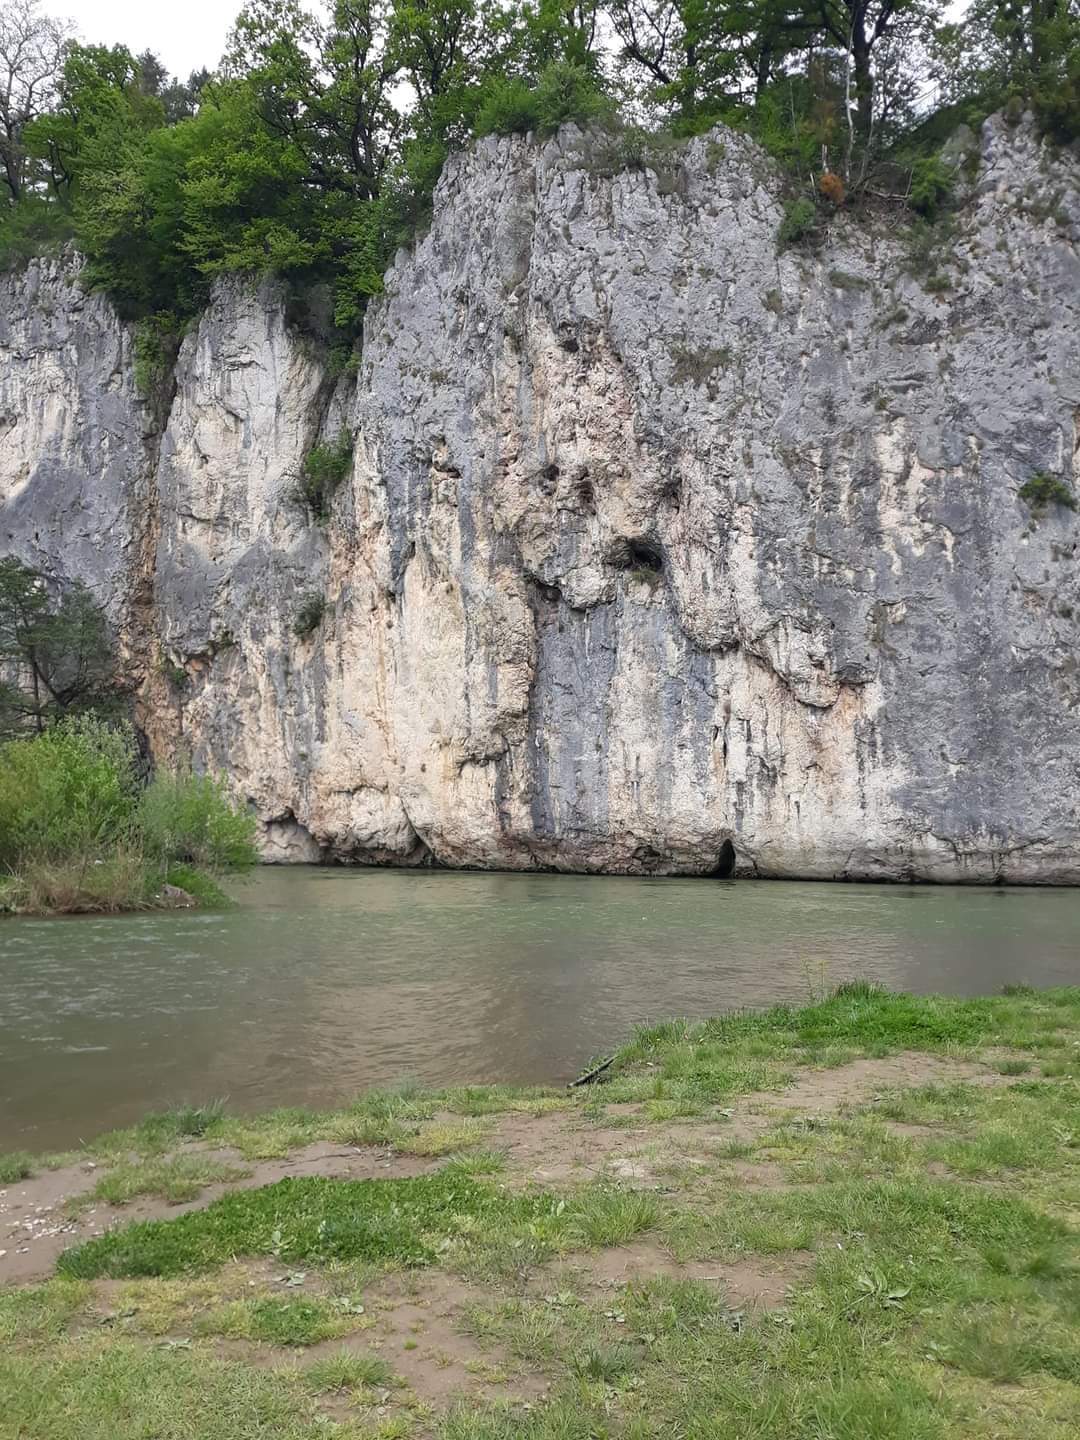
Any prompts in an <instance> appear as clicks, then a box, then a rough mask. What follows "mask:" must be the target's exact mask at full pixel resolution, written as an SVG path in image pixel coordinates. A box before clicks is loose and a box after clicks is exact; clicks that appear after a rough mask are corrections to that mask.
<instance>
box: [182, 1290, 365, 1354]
mask: <svg viewBox="0 0 1080 1440" xmlns="http://www.w3.org/2000/svg"><path fill="white" fill-rule="evenodd" d="M351 1328H352V1326H351V1324H350V1322H349V1320H348V1319H346V1318H344V1317H343V1315H342V1312H341V1310H339V1309H338V1310H335V1309H334V1308H333V1307H332V1306H331V1305H329V1304H328V1303H327V1302H326V1301H325V1300H317V1299H312V1298H310V1297H308V1296H291V1295H290V1296H260V1297H258V1298H256V1299H253V1300H235V1301H233V1302H232V1303H231V1304H229V1305H222V1306H220V1307H219V1308H218V1309H216V1310H212V1311H211V1312H210V1313H209V1315H205V1316H202V1317H200V1319H199V1320H198V1322H197V1324H196V1330H197V1331H198V1333H199V1334H201V1335H228V1336H230V1337H233V1338H236V1339H242V1340H262V1341H264V1342H266V1343H267V1344H269V1345H317V1344H318V1343H319V1342H320V1341H321V1340H333V1339H335V1338H336V1337H337V1336H339V1335H344V1334H346V1333H347V1331H349V1330H350V1329H351Z"/></svg>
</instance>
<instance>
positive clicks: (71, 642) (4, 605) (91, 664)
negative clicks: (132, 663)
mask: <svg viewBox="0 0 1080 1440" xmlns="http://www.w3.org/2000/svg"><path fill="white" fill-rule="evenodd" d="M114 670H115V660H114V656H113V651H112V646H111V644H110V640H109V634H108V628H107V626H106V623H105V617H104V615H103V613H102V611H101V609H100V607H99V606H98V605H97V604H96V603H95V601H94V598H93V596H92V595H91V594H90V592H89V590H88V589H87V588H86V586H85V585H83V584H81V583H79V582H75V583H74V584H71V585H68V586H66V587H65V588H64V589H63V590H62V591H61V592H60V594H59V597H58V598H54V597H53V596H52V595H50V592H49V588H48V586H47V584H46V581H45V577H44V576H43V575H42V574H41V573H40V571H37V570H34V569H32V568H31V567H30V566H29V565H24V564H22V562H21V561H19V560H16V559H14V558H12V557H7V558H5V559H3V560H0V736H11V735H17V734H20V733H23V732H25V731H26V730H28V729H30V730H36V731H37V732H39V733H40V732H41V731H43V730H45V729H46V728H47V727H48V726H49V725H51V724H53V723H54V722H55V721H57V720H59V719H61V718H62V717H63V716H65V715H71V714H77V713H79V712H81V711H86V710H95V709H96V710H102V711H108V710H114V709H115V708H116V702H117V691H116V687H115V682H114Z"/></svg>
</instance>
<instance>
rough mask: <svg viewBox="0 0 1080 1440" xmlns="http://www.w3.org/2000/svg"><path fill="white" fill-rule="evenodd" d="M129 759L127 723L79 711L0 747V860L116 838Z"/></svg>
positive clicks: (131, 778)
mask: <svg viewBox="0 0 1080 1440" xmlns="http://www.w3.org/2000/svg"><path fill="white" fill-rule="evenodd" d="M134 758H135V751H134V743H133V740H132V736H131V732H130V730H128V729H127V728H126V727H120V726H113V725H108V724H106V723H105V722H104V721H101V720H97V719H95V718H93V717H92V716H86V715H84V716H79V717H78V718H76V719H72V720H64V721H61V722H60V723H59V724H58V725H55V726H53V728H52V729H51V730H46V731H45V733H44V734H42V735H37V736H35V737H34V738H33V739H32V740H9V741H8V742H7V744H5V745H2V746H0V867H3V868H5V869H8V870H12V871H14V870H16V869H17V868H19V866H20V865H21V864H24V863H25V862H27V861H28V860H30V859H33V860H35V861H50V862H51V861H56V860H62V859H68V858H70V857H73V856H79V857H82V856H96V855H97V854H98V852H100V851H102V850H106V849H109V848H110V847H113V846H115V845H117V844H118V843H119V842H120V841H121V840H122V839H123V838H124V837H125V836H126V834H127V832H128V830H129V828H130V825H131V821H132V817H133V815H134V811H135V805H136V797H137V781H136V777H135V768H134Z"/></svg>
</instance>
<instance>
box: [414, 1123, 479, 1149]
mask: <svg viewBox="0 0 1080 1440" xmlns="http://www.w3.org/2000/svg"><path fill="white" fill-rule="evenodd" d="M487 1133H488V1131H487V1126H485V1125H483V1124H481V1122H480V1121H479V1120H471V1119H461V1120H456V1121H455V1120H441V1121H435V1122H432V1123H431V1124H428V1125H423V1126H421V1128H420V1129H419V1130H418V1131H417V1132H416V1134H415V1135H410V1136H409V1137H408V1138H407V1139H406V1140H404V1141H403V1142H402V1143H401V1145H400V1146H399V1147H398V1148H399V1149H401V1150H404V1151H406V1152H407V1153H408V1154H409V1155H431V1156H436V1155H452V1154H454V1153H455V1151H458V1150H466V1149H468V1148H469V1146H471V1145H479V1143H480V1142H481V1140H483V1139H484V1137H485V1136H486V1135H487Z"/></svg>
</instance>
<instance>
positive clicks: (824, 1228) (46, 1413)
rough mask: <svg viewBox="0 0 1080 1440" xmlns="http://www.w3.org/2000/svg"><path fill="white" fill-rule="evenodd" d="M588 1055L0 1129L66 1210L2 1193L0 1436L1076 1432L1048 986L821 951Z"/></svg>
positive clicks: (1059, 1024) (1076, 1184)
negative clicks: (43, 1262) (847, 964)
mask: <svg viewBox="0 0 1080 1440" xmlns="http://www.w3.org/2000/svg"><path fill="white" fill-rule="evenodd" d="M608 1073H609V1076H610V1078H609V1079H608V1081H607V1083H605V1084H603V1085H597V1086H591V1087H587V1088H585V1089H583V1090H580V1091H574V1092H566V1091H553V1090H552V1091H545V1090H512V1089H505V1088H501V1087H473V1088H464V1089H454V1090H446V1091H442V1092H422V1091H417V1090H401V1091H394V1092H383V1093H378V1094H372V1095H368V1096H365V1097H362V1098H361V1099H360V1100H358V1101H357V1102H356V1103H355V1104H353V1105H351V1106H348V1107H347V1108H344V1109H342V1110H339V1111H334V1112H325V1113H312V1112H307V1111H294V1110H288V1111H278V1112H275V1113H272V1114H269V1115H264V1116H257V1117H241V1116H235V1115H231V1114H229V1113H228V1112H227V1111H225V1110H224V1109H223V1108H222V1107H220V1106H207V1107H204V1108H198V1107H186V1108H185V1109H182V1110H177V1111H174V1112H170V1113H169V1114H167V1115H163V1116H155V1117H150V1118H149V1119H148V1120H146V1121H145V1122H143V1124H141V1125H139V1126H137V1127H134V1128H132V1129H130V1130H127V1131H123V1132H118V1133H115V1134H112V1135H107V1136H104V1137H102V1138H101V1139H99V1140H98V1141H95V1142H94V1143H93V1144H92V1145H91V1146H89V1147H88V1148H87V1149H86V1150H85V1151H83V1152H79V1153H78V1154H74V1155H68V1156H57V1157H52V1158H51V1159H49V1160H47V1161H44V1162H42V1161H36V1160H34V1159H33V1158H32V1157H30V1156H14V1157H11V1156H9V1157H5V1158H3V1159H0V1185H3V1184H4V1183H5V1182H6V1183H7V1184H8V1187H9V1188H8V1190H7V1195H8V1197H9V1202H10V1198H11V1197H12V1196H15V1195H16V1194H20V1193H23V1192H25V1193H26V1197H27V1204H28V1205H30V1206H31V1209H32V1206H33V1202H34V1196H35V1194H36V1193H38V1192H35V1191H34V1189H33V1187H34V1186H39V1187H49V1186H51V1187H52V1191H51V1192H50V1193H51V1196H52V1208H51V1210H50V1212H49V1214H50V1220H49V1222H48V1223H47V1224H45V1225H44V1226H43V1225H42V1224H41V1222H40V1220H35V1221H34V1222H33V1223H34V1224H37V1225H38V1227H39V1230H42V1231H44V1230H50V1229H52V1228H54V1226H55V1227H59V1226H61V1225H68V1226H71V1227H72V1228H71V1230H70V1232H68V1233H65V1234H63V1235H61V1236H60V1237H59V1238H58V1239H57V1240H55V1241H52V1240H48V1239H42V1240H40V1241H30V1240H27V1243H26V1244H25V1245H24V1246H20V1245H19V1244H18V1239H17V1236H16V1238H15V1239H11V1238H7V1239H5V1238H4V1229H3V1224H4V1220H5V1218H6V1217H5V1216H4V1215H3V1214H2V1213H0V1249H3V1248H4V1247H5V1246H8V1247H14V1249H13V1255H15V1254H17V1253H18V1252H19V1251H20V1250H24V1251H26V1252H28V1253H29V1256H30V1258H31V1259H32V1258H33V1250H34V1245H35V1244H40V1245H41V1246H42V1247H46V1246H48V1245H50V1244H54V1245H55V1253H54V1252H49V1253H50V1254H53V1255H54V1258H53V1259H52V1260H51V1261H50V1265H49V1270H50V1271H51V1272H52V1273H50V1274H45V1273H42V1274H41V1275H40V1277H39V1278H38V1279H37V1281H36V1282H35V1283H31V1284H23V1285H11V1286H9V1287H8V1288H5V1289H0V1342H2V1344H0V1393H3V1394H4V1395H5V1397H6V1403H5V1405H4V1407H3V1408H2V1409H0V1437H4V1440H9V1437H10V1440H14V1437H18V1440H45V1437H48V1440H67V1437H69V1436H70V1437H75V1436H78V1437H80V1440H82V1437H86V1436H90V1437H102V1440H104V1437H105V1436H109V1437H110V1440H115V1437H127V1436H131V1437H144V1440H145V1437H149V1436H154V1437H156V1440H181V1437H183V1440H241V1437H245V1440H246V1437H255V1436H264V1435H274V1436H284V1437H288V1440H312V1437H315V1436H324V1437H325V1436H333V1437H351V1440H360V1437H369V1440H374V1437H382V1440H391V1437H404V1436H415V1437H438V1440H504V1437H505V1440H509V1437H512V1436H514V1437H516V1436H524V1437H527V1440H602V1437H611V1440H615V1437H625V1440H652V1437H655V1440H660V1437H665V1440H666V1437H672V1436H680V1437H681V1436H685V1437H687V1440H720V1437H727V1436H729V1435H731V1434H733V1433H738V1434H740V1435H748V1436H755V1437H756V1436H760V1437H763V1440H764V1437H770V1440H772V1437H785V1440H786V1437H793V1440H876V1437H880V1440H885V1437H888V1440H898V1437H899V1440H936V1437H942V1440H955V1437H968V1436H970V1437H975V1436H979V1437H984V1436H987V1435H993V1436H1013V1435H1015V1436H1017V1437H1019V1436H1024V1437H1035V1440H1065V1437H1066V1436H1069V1437H1072V1436H1074V1435H1075V1434H1076V1433H1077V1422H1078V1416H1080V1359H1078V1355H1080V1349H1078V1347H1077V1345H1076V1333H1077V1332H1076V1327H1077V1323H1078V1321H1080V1231H1078V1223H1080V1087H1078V1081H1080V989H1070V990H1057V991H1047V992H1042V993H1034V992H1031V991H1027V990H1025V989H1019V990H1016V991H1014V992H1013V993H1009V994H1006V995H1002V996H997V997H994V998H988V999H979V1000H970V1001H965V1000H949V999H939V998H930V999H914V998H911V997H905V996H894V995H886V994H882V993H880V992H877V991H875V990H873V989H872V987H866V986H848V987H844V988H843V989H842V990H841V991H840V992H838V993H837V994H835V995H834V996H832V997H830V998H828V999H827V1000H824V1001H822V1002H821V1003H820V1004H817V1005H813V1006H810V1007H807V1008H804V1009H801V1010H791V1009H787V1008H783V1009H775V1010H771V1011H767V1012H764V1013H760V1014H739V1015H730V1016H721V1017H718V1018H717V1019H715V1020H712V1021H709V1022H706V1023H705V1024H701V1025H687V1024H684V1023H681V1022H671V1023H668V1024H664V1025H660V1026H655V1027H651V1028H649V1029H644V1030H642V1031H640V1032H639V1033H638V1034H637V1035H636V1036H635V1037H634V1039H633V1040H632V1041H631V1042H630V1043H629V1044H628V1045H627V1046H625V1047H624V1049H623V1050H622V1051H621V1052H620V1054H619V1056H618V1057H617V1060H616V1063H615V1065H614V1066H613V1067H612V1069H611V1071H610V1072H608ZM91 1165H93V1166H94V1167H95V1168H93V1169H89V1168H88V1167H89V1166H91ZM50 1166H51V1167H52V1168H51V1169H50V1168H49V1167H50ZM65 1176H68V1177H70V1181H64V1183H63V1184H61V1183H60V1182H61V1180H63V1177H65ZM65 1185H68V1186H69V1193H66V1194H65V1193H63V1192H64V1187H65ZM41 1193H45V1191H44V1189H42V1191H41ZM179 1202H187V1203H189V1204H190V1205H191V1206H192V1208H191V1209H190V1210H188V1212H187V1213H185V1214H183V1215H180V1216H177V1215H175V1213H174V1212H173V1211H172V1209H171V1206H172V1205H174V1204H176V1203H179ZM132 1215H134V1218H133V1219H132V1220H130V1221H129V1222H128V1223H124V1221H125V1218H126V1217H128V1216H132ZM9 1223H10V1222H9ZM102 1229H104V1230H105V1233H103V1234H97V1233H95V1232H96V1231H98V1230H102ZM27 1233H28V1234H29V1232H27ZM42 1253H45V1251H44V1249H43V1251H42ZM9 1258H10V1257H9ZM4 1263H5V1262H4V1260H3V1258H2V1257H0V1275H3V1273H4V1271H3V1265H4Z"/></svg>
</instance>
